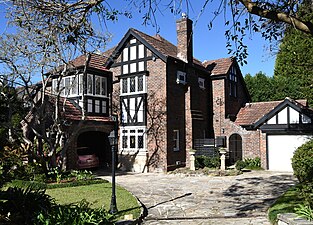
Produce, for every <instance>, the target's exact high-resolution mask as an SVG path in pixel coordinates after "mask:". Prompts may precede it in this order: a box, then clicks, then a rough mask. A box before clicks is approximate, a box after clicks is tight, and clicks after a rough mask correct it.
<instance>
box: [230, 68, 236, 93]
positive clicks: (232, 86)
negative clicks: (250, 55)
mask: <svg viewBox="0 0 313 225" xmlns="http://www.w3.org/2000/svg"><path fill="white" fill-rule="evenodd" d="M229 95H230V96H233V97H237V72H236V68H235V66H232V67H231V69H230V71H229Z"/></svg>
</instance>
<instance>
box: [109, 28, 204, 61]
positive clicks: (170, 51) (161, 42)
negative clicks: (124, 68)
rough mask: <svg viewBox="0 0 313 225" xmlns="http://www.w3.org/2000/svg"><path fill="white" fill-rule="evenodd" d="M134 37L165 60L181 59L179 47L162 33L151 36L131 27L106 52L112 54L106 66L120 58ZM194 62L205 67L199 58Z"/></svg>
mask: <svg viewBox="0 0 313 225" xmlns="http://www.w3.org/2000/svg"><path fill="white" fill-rule="evenodd" d="M131 37H134V38H136V39H137V40H139V41H140V42H141V43H142V44H144V45H145V46H146V47H147V48H148V49H149V50H150V51H151V52H152V53H153V54H154V55H156V56H157V57H159V58H160V59H161V60H163V61H164V62H166V61H167V58H168V57H172V58H175V59H178V60H180V59H179V58H178V57H177V47H176V46H175V45H174V44H172V43H171V42H169V41H167V40H166V39H165V38H163V37H162V36H161V35H159V34H156V35H155V36H150V35H148V34H146V33H143V32H141V31H139V30H136V29H134V28H130V29H129V30H128V31H127V33H126V34H125V35H124V37H123V38H122V40H121V41H120V42H119V44H118V45H117V46H116V47H114V48H112V49H109V50H108V51H106V52H105V53H104V55H106V56H110V57H109V59H108V60H107V61H106V63H105V66H106V67H110V65H112V64H113V62H114V60H115V59H117V58H118V56H119V54H120V53H121V51H122V50H123V48H124V46H125V45H126V42H127V41H128V40H129V39H130V38H131ZM193 63H194V64H196V65H198V66H201V67H203V65H202V63H201V62H200V61H199V60H198V59H195V58H194V59H193Z"/></svg>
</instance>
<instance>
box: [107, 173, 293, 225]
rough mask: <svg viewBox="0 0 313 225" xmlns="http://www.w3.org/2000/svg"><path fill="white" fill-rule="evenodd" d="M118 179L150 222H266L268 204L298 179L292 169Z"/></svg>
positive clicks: (145, 221) (207, 224) (136, 175)
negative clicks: (235, 174) (288, 170)
mask: <svg viewBox="0 0 313 225" xmlns="http://www.w3.org/2000/svg"><path fill="white" fill-rule="evenodd" d="M103 178H105V179H108V180H110V179H111V178H110V177H108V176H104V177H103ZM116 182H117V183H118V184H119V185H121V186H123V187H125V188H126V189H127V190H129V191H130V192H132V193H133V194H134V195H135V196H136V197H138V199H139V200H140V201H141V202H142V203H143V204H144V206H145V208H146V212H147V216H146V218H145V219H144V221H143V224H145V225H146V224H151V225H156V224H182V225H185V224H186V225H187V224H188V225H191V224H206V225H210V224H221V225H224V224H225V225H233V224H236V225H237V224H240V225H248V224H253V225H255V224H264V225H267V224H270V223H269V222H268V219H267V213H266V211H267V209H268V207H269V206H270V205H271V204H272V203H273V202H274V200H275V199H276V198H277V197H278V196H279V195H281V194H282V193H283V192H284V191H285V190H287V189H288V188H289V187H290V186H292V185H294V184H295V179H294V177H293V176H292V174H288V173H274V172H269V171H253V172H247V173H244V174H242V175H239V176H228V177H210V176H196V177H186V176H184V175H166V174H155V173H148V174H127V175H118V176H117V178H116Z"/></svg>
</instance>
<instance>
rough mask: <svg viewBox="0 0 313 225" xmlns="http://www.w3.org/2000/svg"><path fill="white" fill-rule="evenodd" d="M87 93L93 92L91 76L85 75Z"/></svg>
mask: <svg viewBox="0 0 313 225" xmlns="http://www.w3.org/2000/svg"><path fill="white" fill-rule="evenodd" d="M87 94H93V76H92V75H91V74H88V75H87Z"/></svg>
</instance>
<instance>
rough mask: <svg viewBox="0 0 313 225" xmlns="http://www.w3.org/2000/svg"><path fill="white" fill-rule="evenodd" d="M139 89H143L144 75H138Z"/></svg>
mask: <svg viewBox="0 0 313 225" xmlns="http://www.w3.org/2000/svg"><path fill="white" fill-rule="evenodd" d="M138 91H143V76H138Z"/></svg>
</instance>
